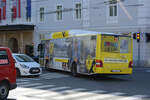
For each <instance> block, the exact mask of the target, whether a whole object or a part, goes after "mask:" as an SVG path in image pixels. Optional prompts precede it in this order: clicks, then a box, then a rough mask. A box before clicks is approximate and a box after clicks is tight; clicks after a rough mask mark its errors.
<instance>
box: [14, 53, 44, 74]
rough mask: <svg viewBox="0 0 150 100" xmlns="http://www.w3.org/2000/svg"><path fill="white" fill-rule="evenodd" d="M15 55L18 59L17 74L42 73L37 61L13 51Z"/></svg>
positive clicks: (16, 64)
mask: <svg viewBox="0 0 150 100" xmlns="http://www.w3.org/2000/svg"><path fill="white" fill-rule="evenodd" d="M13 57H14V59H15V60H16V63H15V66H16V73H17V76H39V75H40V74H41V73H42V68H41V67H40V64H38V63H37V62H35V61H34V60H33V59H32V58H31V57H29V56H27V55H25V54H17V53H13Z"/></svg>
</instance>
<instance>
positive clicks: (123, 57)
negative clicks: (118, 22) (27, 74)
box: [39, 30, 133, 76]
mask: <svg viewBox="0 0 150 100" xmlns="http://www.w3.org/2000/svg"><path fill="white" fill-rule="evenodd" d="M39 50H40V51H39V52H40V53H39V54H40V55H39V57H40V62H42V61H43V62H44V63H43V64H44V66H45V67H46V68H48V69H58V70H63V71H69V72H71V73H72V75H73V76H76V75H77V74H79V73H80V74H87V75H90V74H117V75H118V74H120V75H125V74H132V66H133V52H132V50H133V46H132V38H131V36H130V35H121V34H115V33H107V32H94V31H83V30H68V31H64V32H55V33H52V34H51V36H50V37H49V39H45V40H41V43H40V44H39Z"/></svg>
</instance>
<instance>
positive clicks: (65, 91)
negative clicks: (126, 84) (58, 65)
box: [10, 82, 147, 100]
mask: <svg viewBox="0 0 150 100" xmlns="http://www.w3.org/2000/svg"><path fill="white" fill-rule="evenodd" d="M24 83H25V82H23V84H24ZM26 83H28V82H26ZM20 84H21V83H20ZM29 85H32V84H31V83H30V84H29ZM32 86H33V85H32ZM42 88H47V89H42ZM20 91H22V92H20ZM26 91H27V92H26ZM14 92H16V93H15V94H17V95H18V94H19V95H20V96H21V97H22V98H21V97H18V98H17V100H46V99H44V98H46V97H51V99H55V100H67V99H68V100H69V99H74V100H101V99H109V98H113V97H116V96H121V98H118V99H114V100H137V99H141V98H145V97H147V95H133V96H128V97H125V94H126V93H121V92H112V93H106V92H107V91H103V90H93V91H91V90H88V89H85V88H74V89H72V88H71V87H68V86H62V87H57V86H56V85H42V86H35V87H34V86H33V87H32V88H23V87H18V88H17V89H15V90H14V91H13V93H12V95H11V94H10V97H13V96H14V95H13V94H14ZM39 94H40V95H39ZM28 97H30V99H28ZM40 98H41V99H40ZM112 100H113V99H112Z"/></svg>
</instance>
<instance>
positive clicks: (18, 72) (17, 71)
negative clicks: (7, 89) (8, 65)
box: [16, 69, 21, 77]
mask: <svg viewBox="0 0 150 100" xmlns="http://www.w3.org/2000/svg"><path fill="white" fill-rule="evenodd" d="M16 75H17V77H20V76H21V74H20V70H19V69H16Z"/></svg>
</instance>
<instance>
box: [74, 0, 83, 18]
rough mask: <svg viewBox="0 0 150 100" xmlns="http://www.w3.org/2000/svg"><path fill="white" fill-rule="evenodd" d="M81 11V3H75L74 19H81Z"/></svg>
mask: <svg viewBox="0 0 150 100" xmlns="http://www.w3.org/2000/svg"><path fill="white" fill-rule="evenodd" d="M81 14H82V9H81V3H77V4H76V5H75V17H76V19H81Z"/></svg>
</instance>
